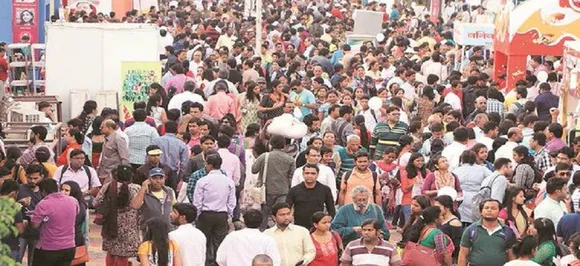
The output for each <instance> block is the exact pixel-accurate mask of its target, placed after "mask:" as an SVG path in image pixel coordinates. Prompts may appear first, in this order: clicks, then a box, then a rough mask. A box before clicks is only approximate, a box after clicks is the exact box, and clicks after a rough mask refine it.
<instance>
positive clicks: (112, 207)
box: [94, 164, 141, 266]
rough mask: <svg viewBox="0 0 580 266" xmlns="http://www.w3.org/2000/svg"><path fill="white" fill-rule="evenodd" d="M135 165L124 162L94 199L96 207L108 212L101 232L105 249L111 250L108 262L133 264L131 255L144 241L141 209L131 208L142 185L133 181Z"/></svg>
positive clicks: (107, 263) (112, 264)
mask: <svg viewBox="0 0 580 266" xmlns="http://www.w3.org/2000/svg"><path fill="white" fill-rule="evenodd" d="M132 177H133V168H132V167H131V166H130V165H126V164H122V165H119V166H118V167H117V169H116V170H115V171H114V173H113V178H114V179H113V181H112V182H109V183H107V184H105V185H104V186H103V187H102V188H101V190H100V191H99V194H98V195H97V197H96V198H95V200H94V203H95V208H96V209H97V210H99V209H101V205H106V206H103V207H104V208H103V209H105V210H107V213H106V215H105V217H106V218H105V219H104V221H103V228H102V230H101V236H102V237H103V251H105V252H107V258H106V265H107V266H119V265H121V266H125V265H129V258H131V257H136V256H137V248H138V246H139V242H140V234H141V231H140V230H139V210H135V209H133V208H131V206H130V203H131V200H132V199H133V198H134V197H135V196H137V193H138V192H139V189H140V186H139V185H136V184H132V183H131V181H132Z"/></svg>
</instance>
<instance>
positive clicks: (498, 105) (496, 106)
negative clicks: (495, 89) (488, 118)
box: [487, 98, 507, 118]
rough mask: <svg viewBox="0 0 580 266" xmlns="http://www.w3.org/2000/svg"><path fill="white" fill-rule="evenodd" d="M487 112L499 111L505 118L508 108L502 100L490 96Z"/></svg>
mask: <svg viewBox="0 0 580 266" xmlns="http://www.w3.org/2000/svg"><path fill="white" fill-rule="evenodd" d="M487 113H488V114H489V113H499V116H500V117H502V118H503V116H504V114H505V113H507V110H506V109H505V105H504V104H503V103H502V102H500V101H498V100H497V99H492V98H489V99H487Z"/></svg>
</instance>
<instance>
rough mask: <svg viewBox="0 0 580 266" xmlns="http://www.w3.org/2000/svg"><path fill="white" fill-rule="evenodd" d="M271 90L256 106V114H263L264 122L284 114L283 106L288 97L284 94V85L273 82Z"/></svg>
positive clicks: (276, 81)
mask: <svg viewBox="0 0 580 266" xmlns="http://www.w3.org/2000/svg"><path fill="white" fill-rule="evenodd" d="M271 88H272V90H271V92H270V93H268V94H267V95H264V97H262V100H261V101H260V105H259V106H258V112H260V113H262V114H263V115H262V116H263V117H264V120H270V119H272V118H274V117H277V116H280V115H282V114H283V113H284V108H283V107H284V104H285V103H286V101H287V100H288V96H287V95H286V94H285V93H284V85H283V84H281V83H280V81H278V80H275V81H274V82H272V84H271Z"/></svg>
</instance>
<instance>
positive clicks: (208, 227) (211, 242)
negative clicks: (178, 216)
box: [196, 211, 230, 265]
mask: <svg viewBox="0 0 580 266" xmlns="http://www.w3.org/2000/svg"><path fill="white" fill-rule="evenodd" d="M196 225H197V229H199V230H200V231H201V232H203V234H204V235H205V237H206V238H207V243H206V248H207V250H206V259H205V265H217V263H216V261H215V259H216V254H217V249H218V247H219V246H220V244H221V243H222V241H224V238H225V237H226V235H227V234H228V233H229V231H230V227H229V225H228V214H227V213H226V212H213V211H202V212H201V214H200V215H199V217H198V218H197V223H196Z"/></svg>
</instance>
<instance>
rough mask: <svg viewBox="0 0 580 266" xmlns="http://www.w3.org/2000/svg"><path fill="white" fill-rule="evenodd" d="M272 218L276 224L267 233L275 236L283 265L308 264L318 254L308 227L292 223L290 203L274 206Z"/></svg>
mask: <svg viewBox="0 0 580 266" xmlns="http://www.w3.org/2000/svg"><path fill="white" fill-rule="evenodd" d="M272 219H273V220H274V222H276V225H275V226H273V227H271V228H269V229H266V231H264V233H265V234H267V235H269V236H272V237H274V240H276V244H277V246H278V252H280V258H281V261H282V263H281V264H280V265H281V266H295V265H308V264H310V262H312V261H313V260H314V257H315V256H316V248H315V247H314V243H313V242H312V238H311V237H310V233H309V232H308V229H306V228H304V227H302V226H298V225H294V224H293V223H292V220H293V218H292V211H291V209H290V205H288V203H285V202H281V203H276V204H274V206H272Z"/></svg>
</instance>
